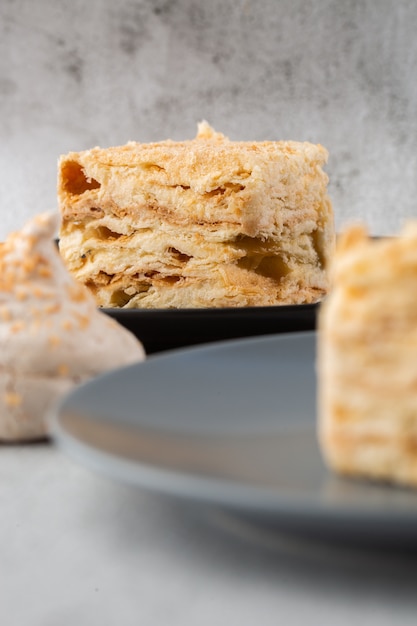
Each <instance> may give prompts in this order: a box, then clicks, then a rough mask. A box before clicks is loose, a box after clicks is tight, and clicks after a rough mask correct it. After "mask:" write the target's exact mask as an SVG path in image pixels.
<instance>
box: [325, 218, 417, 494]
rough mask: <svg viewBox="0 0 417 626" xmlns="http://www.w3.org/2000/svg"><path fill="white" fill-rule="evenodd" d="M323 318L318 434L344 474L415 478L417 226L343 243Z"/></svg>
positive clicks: (357, 234)
mask: <svg viewBox="0 0 417 626" xmlns="http://www.w3.org/2000/svg"><path fill="white" fill-rule="evenodd" d="M333 278H334V284H333V287H332V292H331V294H330V295H329V297H328V298H327V299H326V301H325V302H324V303H323V305H322V307H321V311H320V316H319V346H318V347H319V359H318V373H319V416H320V422H319V436H320V442H321V446H322V450H323V453H324V455H325V458H326V459H327V460H328V463H329V465H330V466H331V467H333V468H334V469H336V470H337V471H340V472H342V473H347V474H351V475H357V476H367V477H370V478H378V479H382V480H387V481H393V482H399V483H402V484H409V485H416V486H417V361H416V357H415V355H416V352H417V298H416V288H417V228H416V227H415V226H413V225H410V226H409V227H408V228H407V229H406V230H405V231H404V233H403V235H402V236H401V237H399V238H393V239H388V240H380V241H370V240H369V239H368V237H367V234H366V231H365V230H364V229H363V228H361V227H352V228H350V229H349V230H348V231H347V232H346V233H345V235H344V236H343V237H342V239H341V241H340V246H338V249H337V253H336V256H335V263H334V269H333Z"/></svg>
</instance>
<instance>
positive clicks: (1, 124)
mask: <svg viewBox="0 0 417 626" xmlns="http://www.w3.org/2000/svg"><path fill="white" fill-rule="evenodd" d="M416 32H417V2H416V1H415V0H397V1H395V0H256V1H255V0H114V1H113V0H108V1H106V0H88V1H87V0H72V1H67V2H64V1H63V0H37V1H36V2H35V1H31V0H0V172H1V174H0V176H1V179H0V210H1V219H0V239H2V238H4V236H5V235H6V233H7V232H8V231H9V230H11V229H15V228H17V227H18V226H20V224H21V223H22V222H23V221H25V219H26V218H27V217H29V216H30V215H32V214H34V213H37V212H39V211H43V210H46V209H51V208H55V207H56V200H55V186H56V182H55V181H56V161H57V157H58V155H59V154H61V153H63V152H66V151H69V150H79V149H84V148H89V147H92V146H94V145H101V146H103V147H104V146H107V145H111V144H113V145H114V144H119V143H124V142H126V141H128V140H129V139H135V140H140V141H149V140H159V139H165V138H167V137H171V138H173V139H183V138H190V137H192V136H193V135H194V132H195V125H196V122H197V121H198V120H200V119H201V118H206V119H207V120H208V121H209V122H210V123H212V124H213V125H214V126H215V127H216V128H217V129H218V130H221V131H222V132H224V133H226V134H228V135H229V136H230V137H231V138H233V139H249V140H254V139H258V140H261V139H296V140H309V141H313V142H320V143H322V144H323V145H325V146H326V147H327V148H328V150H329V152H330V159H329V164H328V168H327V169H328V173H329V175H330V177H331V183H330V192H331V195H332V198H333V202H334V206H335V211H336V216H337V225H338V228H340V227H341V226H342V224H343V223H345V222H346V221H348V220H351V219H352V218H358V217H360V218H363V219H364V220H366V221H367V222H368V224H369V226H370V229H371V231H372V232H373V233H374V234H387V233H391V232H395V231H396V230H397V229H398V228H399V227H400V225H401V223H402V222H403V221H404V219H406V218H408V217H410V216H413V215H417V201H416V197H417V156H416V155H417V119H416V117H417V80H416V79H417V76H416V74H417V36H416Z"/></svg>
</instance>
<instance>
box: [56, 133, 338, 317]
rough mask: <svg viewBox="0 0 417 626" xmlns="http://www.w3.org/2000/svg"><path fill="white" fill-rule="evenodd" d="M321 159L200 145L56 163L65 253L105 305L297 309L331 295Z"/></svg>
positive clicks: (139, 148)
mask: <svg viewBox="0 0 417 626" xmlns="http://www.w3.org/2000/svg"><path fill="white" fill-rule="evenodd" d="M326 159H327V152H326V150H325V149H324V148H323V147H322V146H319V145H313V144H310V143H297V142H291V141H287V142H254V143H250V142H232V141H230V140H229V139H227V138H226V137H224V135H222V134H221V133H216V132H215V131H214V130H213V129H212V128H211V127H210V126H209V125H208V124H207V123H205V122H202V123H201V124H199V132H198V135H197V137H196V138H195V139H193V140H190V141H183V142H174V141H164V142H159V143H151V144H140V143H134V142H130V143H128V144H126V145H125V146H121V147H116V148H109V149H100V148H94V149H92V150H87V151H84V152H77V153H75V152H73V153H70V154H67V155H65V156H63V157H61V159H60V161H59V180H58V199H59V206H60V211H61V216H62V225H61V230H60V251H61V255H62V257H63V259H64V261H65V263H66V266H67V267H68V269H69V270H70V272H71V273H72V274H73V275H74V276H75V277H76V278H77V279H78V280H79V281H81V282H83V283H84V284H86V285H87V286H88V287H89V288H90V289H91V291H92V292H93V293H94V295H95V297H96V300H97V303H98V305H99V306H103V307H126V308H183V307H226V306H260V305H276V304H299V303H308V302H315V301H317V300H320V299H321V298H322V297H323V295H324V294H325V293H326V292H327V289H328V275H327V266H328V261H329V257H330V256H331V254H332V251H333V242H334V229H333V211H332V207H331V203H330V200H329V198H328V195H327V182H328V177H327V175H326V174H325V172H324V171H323V169H322V166H323V165H324V163H325V162H326Z"/></svg>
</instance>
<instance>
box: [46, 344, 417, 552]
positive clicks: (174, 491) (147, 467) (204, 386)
mask: <svg viewBox="0 0 417 626" xmlns="http://www.w3.org/2000/svg"><path fill="white" fill-rule="evenodd" d="M315 344H316V335H315V333H314V332H307V333H294V334H288V335H276V336H267V337H261V338H252V339H244V340H236V341H229V342H224V343H217V344H211V345H208V346H203V347H195V348H187V349H183V350H179V351H173V352H170V353H165V354H162V355H157V356H153V357H150V358H149V359H148V361H146V362H144V363H139V364H137V365H133V366H130V367H127V368H123V369H120V370H116V371H113V372H110V373H108V374H105V375H104V376H101V377H99V378H97V379H95V380H93V381H92V382H89V383H87V384H86V385H84V386H82V387H79V388H78V389H77V390H76V391H74V392H73V393H72V394H70V395H69V396H68V397H67V398H66V399H65V400H64V402H63V404H62V405H61V407H60V408H59V410H58V412H57V414H56V415H55V416H54V418H53V435H54V437H55V439H56V441H57V442H58V443H59V444H60V445H61V446H62V447H63V448H64V449H65V450H66V451H67V452H68V453H69V454H70V455H71V456H73V457H75V458H76V459H78V460H79V461H81V462H82V463H84V464H86V465H88V466H90V467H91V468H94V469H97V470H100V471H102V472H105V473H106V474H108V475H110V476H112V477H114V478H118V479H121V480H123V481H127V482H129V483H132V484H135V485H138V486H141V487H144V488H148V489H151V490H154V491H159V492H163V493H166V494H170V495H173V496H175V497H182V498H184V499H188V500H191V501H192V502H194V503H198V504H202V503H205V504H208V505H211V506H213V505H214V506H216V507H221V508H222V509H226V510H227V511H228V512H233V513H234V514H238V515H239V516H240V517H242V518H245V519H250V520H256V521H257V522H258V523H261V524H266V525H268V527H269V528H271V527H273V528H274V527H279V528H281V529H291V530H292V531H294V532H295V531H300V532H303V533H312V534H315V535H317V534H319V535H324V536H326V537H330V536H335V537H339V538H340V537H341V536H343V537H344V538H352V537H353V538H355V539H358V538H360V539H365V540H366V541H373V540H378V541H384V542H385V541H386V542H393V541H394V542H395V543H398V542H400V543H404V542H407V543H408V544H409V543H410V542H413V543H415V544H416V545H417V541H416V540H417V493H416V492H413V491H411V490H406V489H400V488H392V487H390V486H386V485H374V484H371V483H366V482H360V481H357V482H355V481H353V480H348V479H342V478H339V477H337V476H335V475H334V474H332V473H331V472H329V471H328V470H327V469H326V468H325V466H324V464H323V462H322V460H321V456H320V453H319V449H318V445H317V441H316V435H315V431H316V429H315V421H316V415H315V413H316V378H315Z"/></svg>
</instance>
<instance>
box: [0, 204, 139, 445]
mask: <svg viewBox="0 0 417 626" xmlns="http://www.w3.org/2000/svg"><path fill="white" fill-rule="evenodd" d="M58 222H59V218H58V215H51V214H42V215H39V216H37V217H35V218H34V219H33V220H32V221H31V222H29V223H28V224H27V225H26V226H25V227H24V228H23V229H22V230H21V231H19V232H16V233H13V234H11V235H10V236H9V237H8V238H7V240H6V241H5V243H3V244H2V245H1V246H0V440H2V441H23V440H30V439H39V438H43V437H45V436H46V435H47V430H48V425H47V416H48V413H49V412H50V410H51V409H52V407H54V406H55V404H56V402H58V400H59V399H60V398H61V396H62V395H63V394H64V393H66V392H68V391H69V390H70V389H71V388H72V387H74V385H76V384H79V383H81V382H84V381H86V380H88V379H89V378H91V377H93V376H96V375H97V374H99V373H101V372H104V371H106V370H109V369H112V368H114V367H119V366H122V365H127V364H129V363H133V362H135V361H140V360H142V359H143V358H144V351H143V348H142V345H141V344H140V343H139V341H138V340H137V339H136V337H134V336H133V335H132V334H131V333H130V332H128V331H127V330H126V329H125V328H123V327H121V326H119V325H118V324H117V323H116V322H115V321H114V320H112V319H111V318H110V317H108V316H107V315H105V314H104V313H102V312H99V311H98V310H97V308H96V303H95V300H94V298H93V297H92V295H91V294H90V293H89V291H88V290H87V289H86V288H85V287H84V285H81V284H79V283H77V282H76V281H75V280H74V279H73V278H72V277H71V276H70V275H69V273H68V272H67V270H66V269H65V267H64V264H63V262H62V259H61V258H60V255H59V253H58V251H57V248H56V243H55V242H54V240H53V237H54V235H55V234H56V230H57V227H58Z"/></svg>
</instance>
